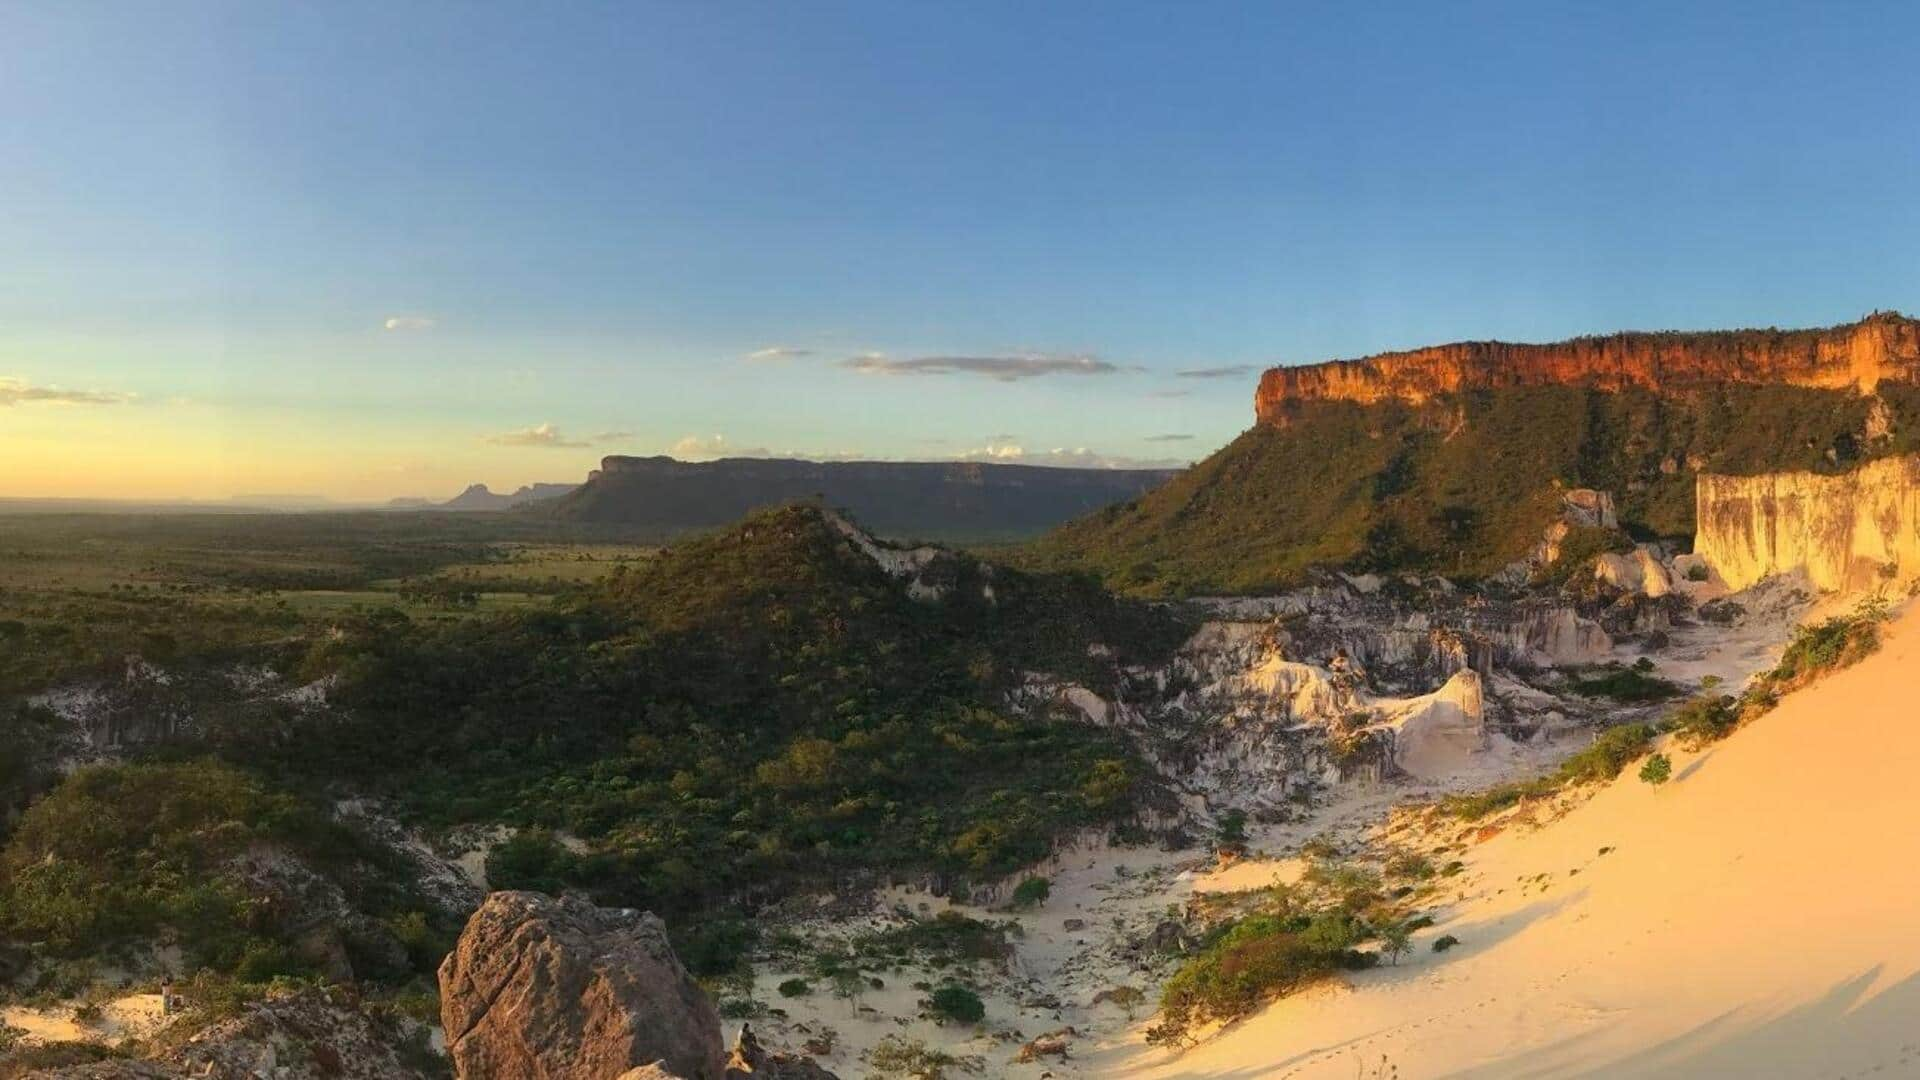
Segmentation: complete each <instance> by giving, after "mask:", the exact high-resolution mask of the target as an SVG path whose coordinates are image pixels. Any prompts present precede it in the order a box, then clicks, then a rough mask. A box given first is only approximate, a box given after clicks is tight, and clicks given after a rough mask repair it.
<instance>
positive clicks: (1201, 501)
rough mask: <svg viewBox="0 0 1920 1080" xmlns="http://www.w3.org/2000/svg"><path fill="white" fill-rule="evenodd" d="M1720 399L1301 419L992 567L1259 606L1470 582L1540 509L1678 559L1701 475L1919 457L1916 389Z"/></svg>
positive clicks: (1614, 397) (1486, 399)
mask: <svg viewBox="0 0 1920 1080" xmlns="http://www.w3.org/2000/svg"><path fill="white" fill-rule="evenodd" d="M1879 397H1880V400H1881V401H1882V402H1884V409H1885V412H1884V414H1883V418H1884V419H1889V420H1890V421H1891V424H1890V433H1889V434H1886V435H1883V436H1880V437H1877V438H1870V430H1871V429H1870V426H1869V422H1868V421H1869V415H1870V413H1871V412H1872V411H1873V409H1874V408H1875V405H1874V399H1873V398H1866V397H1861V396H1858V395H1855V394H1852V393H1850V392H1844V391H1825V390H1805V389H1796V388H1790V387H1760V386H1728V387H1719V388H1714V389H1711V390H1705V391H1700V392H1694V393H1689V394H1685V395H1667V396H1662V395H1655V394H1652V393H1648V392H1644V391H1632V392H1625V393H1608V392H1603V391H1597V390H1587V389H1582V388H1576V387H1530V388H1520V389H1507V390H1492V391H1478V392H1472V393H1465V394H1460V395H1455V396H1450V397H1446V398H1442V399H1437V400H1434V401H1430V402H1427V403H1425V404H1422V405H1417V406H1416V405H1409V404H1405V403H1401V402H1392V403H1384V404H1378V405H1370V406H1362V405H1357V404H1352V403H1346V402H1320V403H1309V404H1306V405H1303V406H1301V407H1300V413H1299V418H1298V419H1297V420H1296V421H1294V422H1293V423H1292V424H1290V425H1288V426H1286V427H1284V428H1282V427H1266V426H1261V427H1256V428H1253V429H1252V430H1250V431H1247V432H1246V433H1244V434H1242V435H1241V436H1240V437H1239V438H1237V439H1235V440H1234V441H1233V442H1232V443H1231V444H1229V445H1228V446H1227V447H1226V448H1224V449H1222V450H1221V451H1219V452H1218V453H1216V454H1214V455H1213V456H1212V457H1210V458H1208V459H1207V460H1206V461H1203V462H1201V463H1200V464H1198V465H1196V466H1194V467H1193V468H1192V469H1190V470H1188V471H1187V472H1186V473H1184V474H1182V475H1180V476H1178V477H1176V478H1174V479H1173V480H1172V481H1170V482H1169V483H1167V484H1166V485H1165V486H1163V487H1161V488H1159V489H1156V490H1154V491H1152V492H1149V493H1147V494H1146V495H1144V496H1142V497H1141V498H1139V499H1137V500H1134V501H1132V502H1128V503H1123V504H1119V505H1116V506H1112V507H1108V508H1107V509H1105V510H1101V511H1098V512H1095V513H1093V514H1090V515H1088V516H1086V517H1083V518H1081V519H1079V520H1077V521H1074V522H1072V523H1070V524H1068V525H1065V526H1063V527H1061V528H1059V529H1057V530H1055V531H1054V532H1052V533H1049V534H1048V535H1047V536H1045V537H1043V538H1041V539H1040V540H1038V541H1035V542H1033V543H1032V544H1029V545H1026V546H1024V547H1022V548H1019V549H1015V550H1013V551H1011V552H1009V553H1008V557H1009V558H1010V559H1012V560H1013V561H1015V562H1017V563H1019V564H1021V565H1024V566H1027V567H1031V568H1038V569H1064V568H1072V569H1077V570H1084V571H1088V572H1092V573H1095V574H1098V575H1099V576H1100V577H1101V578H1102V579H1103V580H1104V581H1105V582H1106V583H1107V584H1108V585H1109V586H1111V587H1113V588H1115V589H1118V590H1121V591H1125V592H1128V593H1133V594H1136V595H1143V596H1184V595H1194V594H1204V593H1257V592H1261V591H1267V590H1272V589H1277V588H1281V587H1284V586H1286V585H1288V584H1291V583H1294V582H1297V581H1298V580H1299V579H1300V577H1301V575H1302V574H1303V572H1305V571H1306V570H1307V569H1309V568H1311V567H1316V566H1328V567H1338V568H1344V569H1353V570H1417V571H1431V572H1439V573H1445V574H1448V575H1450V576H1455V577H1459V578H1468V579H1471V578H1476V577H1480V576H1484V575H1486V574H1490V573H1493V572H1495V571H1497V570H1499V569H1500V568H1501V567H1503V566H1505V565H1507V564H1508V563H1510V562H1512V561H1513V560H1515V559H1518V558H1520V557H1522V556H1523V555H1525V554H1526V552H1527V551H1528V550H1529V549H1530V548H1532V546H1533V545H1534V543H1535V542H1536V541H1537V540H1538V539H1539V537H1540V533H1541V530H1542V529H1543V528H1545V526H1546V525H1547V524H1549V523H1550V522H1551V521H1552V520H1553V517H1554V515H1555V514H1556V513H1557V512H1558V509H1557V508H1558V505H1559V495H1558V492H1559V490H1561V489H1564V488H1577V487H1590V488H1600V489H1603V490H1606V491H1610V492H1612V493H1613V494H1614V496H1615V498H1616V500H1618V503H1619V507H1620V514H1621V522H1622V526H1623V527H1624V528H1625V529H1627V530H1628V531H1629V532H1630V533H1633V534H1634V535H1636V536H1638V537H1640V538H1643V539H1645V538H1653V537H1666V538H1674V539H1682V540H1685V539H1690V538H1691V536H1692V533H1693V487H1694V477H1695V476H1696V475H1697V474H1698V472H1701V471H1707V472H1723V473H1736V474H1745V473H1758V472H1771V471H1779V470H1794V469H1811V470H1818V471H1838V470H1841V469H1845V468H1848V467H1851V466H1852V465H1854V464H1857V463H1858V462H1859V461H1860V460H1862V459H1864V458H1867V457H1871V456H1878V455H1882V454H1888V453H1902V452H1912V451H1914V450H1915V448H1916V447H1920V389H1916V388H1915V387H1912V386H1904V385H1902V386H1884V387H1882V388H1881V392H1880V395H1879Z"/></svg>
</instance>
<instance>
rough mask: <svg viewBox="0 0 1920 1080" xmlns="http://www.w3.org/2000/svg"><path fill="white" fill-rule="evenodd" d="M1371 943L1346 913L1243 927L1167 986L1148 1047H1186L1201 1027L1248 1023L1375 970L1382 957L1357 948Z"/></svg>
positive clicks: (1266, 918) (1249, 922)
mask: <svg viewBox="0 0 1920 1080" xmlns="http://www.w3.org/2000/svg"><path fill="white" fill-rule="evenodd" d="M1365 936H1367V931H1366V930H1365V928H1364V927H1363V925H1362V924H1361V923H1359V922H1358V921H1357V920H1355V919H1354V918H1353V917H1352V916H1351V915H1348V914H1345V913H1323V914H1319V915H1313V916H1304V917H1285V916H1280V915H1253V916H1249V917H1247V918H1244V919H1241V920H1240V921H1239V922H1236V923H1234V924H1233V925H1232V926H1231V927H1230V928H1228V929H1227V930H1226V931H1225V932H1224V933H1221V934H1219V935H1218V936H1217V937H1215V938H1214V939H1213V940H1212V941H1211V942H1210V943H1208V944H1207V945H1206V946H1205V947H1204V948H1203V949H1202V950H1201V951H1200V952H1199V953H1198V954H1196V955H1195V956H1193V957H1191V958H1189V959H1188V960H1187V961H1186V963H1184V964H1182V965H1181V966H1180V970H1178V971H1176V972H1175V973H1174V975H1173V977H1172V978H1171V979H1169V980H1167V984H1166V986H1165V987H1164V988H1163V989H1162V990H1161V992H1160V1020H1159V1022H1158V1023H1156V1024H1155V1025H1154V1026H1153V1027H1152V1028H1149V1029H1148V1031H1147V1041H1148V1042H1151V1043H1154V1044H1156V1045H1168V1046H1178V1045H1182V1044H1184V1043H1186V1042H1187V1041H1188V1040H1189V1039H1190V1038H1191V1035H1192V1032H1193V1030H1194V1029H1195V1028H1197V1027H1202V1026H1204V1025H1206V1024H1209V1023H1213V1022H1216V1021H1220V1022H1224V1021H1228V1020H1233V1019H1235V1018H1237V1017H1241V1016H1245V1015H1247V1014H1248V1013H1251V1012H1252V1011H1253V1010H1255V1009H1256V1008H1258V1007H1259V1006H1260V1005H1261V1004H1263V1003H1265V1002H1266V1001H1268V1000H1271V999H1273V998H1276V997H1284V996H1286V995H1287V994H1290V993H1293V992H1295V991H1297V990H1299V989H1301V988H1302V987H1305V986H1307V985H1309V984H1311V983H1313V982H1316V981H1318V980H1320V979H1323V978H1326V977H1327V976H1329V975H1332V974H1333V973H1334V972H1336V971H1340V970H1342V969H1348V968H1356V967H1365V966H1369V965H1370V964H1371V963H1372V962H1374V961H1376V960H1377V957H1375V956H1374V955H1373V954H1371V953H1365V954H1362V953H1356V952H1355V951H1354V948H1353V946H1354V945H1356V944H1357V943H1359V942H1360V941H1361V940H1362V939H1363V938H1364V937H1365Z"/></svg>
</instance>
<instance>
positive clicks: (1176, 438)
mask: <svg viewBox="0 0 1920 1080" xmlns="http://www.w3.org/2000/svg"><path fill="white" fill-rule="evenodd" d="M1192 438H1193V436H1191V435H1149V436H1147V441H1148V442H1187V441H1188V440H1190V439H1192Z"/></svg>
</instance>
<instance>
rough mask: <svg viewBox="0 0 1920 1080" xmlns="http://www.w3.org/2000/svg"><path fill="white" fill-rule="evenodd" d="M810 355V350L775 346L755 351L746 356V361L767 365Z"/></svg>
mask: <svg viewBox="0 0 1920 1080" xmlns="http://www.w3.org/2000/svg"><path fill="white" fill-rule="evenodd" d="M812 355H813V350H812V349H797V348H794V347H793V346H791V345H775V346H772V347H771V348H766V349H755V350H754V351H752V352H750V353H748V354H747V359H749V360H752V361H754V362H755V363H760V364H768V363H776V362H779V361H782V360H798V359H800V358H801V357H805V356H812Z"/></svg>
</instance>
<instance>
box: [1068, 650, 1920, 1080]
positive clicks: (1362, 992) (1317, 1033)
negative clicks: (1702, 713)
mask: <svg viewBox="0 0 1920 1080" xmlns="http://www.w3.org/2000/svg"><path fill="white" fill-rule="evenodd" d="M1674 765H1675V779H1674V781H1673V782H1672V783H1670V784H1668V785H1667V786H1666V787H1665V788H1664V789H1659V790H1656V789H1654V788H1651V787H1649V786H1647V785H1646V784H1643V783H1641V782H1639V781H1638V780H1637V779H1635V777H1634V775H1633V771H1632V770H1629V772H1628V773H1627V774H1626V775H1624V776H1623V777H1622V778H1621V780H1619V781H1617V782H1616V783H1614V784H1613V785H1612V786H1611V787H1609V788H1607V789H1606V790H1604V791H1602V792H1601V793H1600V794H1598V795H1597V796H1596V797H1594V798H1593V799H1592V800H1591V801H1590V802H1587V803H1585V804H1584V805H1582V806H1580V807H1578V808H1577V809H1575V810H1573V811H1572V812H1571V813H1570V814H1568V815H1567V816H1566V817H1564V818H1562V819H1560V820H1558V821H1555V822H1553V823H1551V824H1548V825H1546V826H1544V827H1541V828H1538V829H1525V828H1515V829H1511V830H1508V831H1507V832H1505V833H1503V834H1501V835H1499V836H1496V837H1494V838H1492V839H1491V840H1489V841H1487V842H1486V843H1485V844H1483V845H1480V846H1478V847H1476V848H1474V849H1473V853H1472V854H1471V855H1470V856H1469V857H1468V862H1469V875H1468V876H1467V878H1466V879H1465V881H1466V886H1465V888H1464V890H1463V892H1464V898H1463V899H1462V900H1461V901H1460V902H1459V903H1457V904H1455V905H1454V906H1453V908H1452V909H1451V910H1450V911H1449V912H1447V913H1446V914H1445V915H1444V916H1443V917H1444V921H1443V923H1442V924H1441V925H1440V926H1438V927H1435V928H1434V929H1432V930H1429V931H1426V932H1424V933H1422V934H1421V935H1420V938H1419V941H1418V942H1417V950H1418V951H1417V953H1416V956H1415V957H1414V958H1413V959H1411V960H1409V961H1406V962H1404V963H1403V964H1402V965H1401V966H1400V967H1398V968H1388V969H1382V970H1379V971H1375V972H1369V973H1367V974H1365V975H1363V976H1360V977H1358V978H1357V979H1356V980H1355V981H1354V983H1353V985H1352V987H1351V988H1347V987H1328V988H1325V989H1323V990H1320V991H1317V992H1315V993H1312V994H1310V995H1305V996H1302V997H1300V998H1296V999H1292V1000H1288V1001H1285V1002H1281V1003H1279V1004H1277V1005H1274V1006H1272V1007H1270V1008H1268V1009H1267V1010H1265V1011H1264V1012H1262V1013H1260V1014H1259V1015H1257V1016H1255V1017H1252V1018H1251V1019H1249V1020H1247V1021H1245V1022H1243V1023H1242V1024H1240V1025H1237V1026H1236V1027H1234V1028H1232V1029H1230V1030H1227V1031H1225V1032H1223V1033H1221V1034H1220V1035H1219V1036H1217V1037H1216V1038H1214V1039H1213V1040H1211V1041H1209V1042H1207V1043H1205V1044H1203V1045H1201V1046H1200V1047H1198V1048H1197V1049H1194V1050H1192V1051H1189V1052H1188V1053H1186V1054H1185V1055H1183V1056H1180V1057H1177V1058H1174V1057H1169V1056H1168V1055H1167V1054H1166V1053H1165V1052H1163V1051H1161V1050H1158V1049H1154V1048H1149V1047H1146V1046H1144V1045H1142V1044H1140V1043H1139V1042H1138V1041H1137V1040H1138V1036H1137V1034H1136V1035H1135V1036H1134V1037H1133V1041H1130V1042H1127V1043H1125V1044H1122V1045H1119V1046H1113V1047H1109V1048H1108V1049H1107V1050H1105V1051H1104V1052H1103V1053H1102V1055H1101V1057H1100V1058H1099V1059H1098V1063H1097V1068H1098V1071H1099V1072H1101V1073H1102V1074H1107V1075H1123V1076H1156V1077H1158V1076H1181V1077H1212V1078H1222V1080H1224V1078H1236V1080H1239V1078H1245V1080H1251V1078H1254V1077H1288V1076H1297V1077H1341V1078H1348V1077H1356V1076H1362V1075H1364V1076H1369V1077H1370V1076H1375V1075H1395V1076H1398V1077H1402V1078H1408V1080H1412V1078H1428V1077H1442V1076H1470V1077H1546V1076H1583V1075H1607V1076H1685V1077H1721V1076H1724V1077H1743V1078H1747V1077H1816V1076H1818V1077H1863V1076H1869V1075H1875V1076H1920V977H1917V973H1920V615H1915V614H1909V615H1907V616H1906V617H1904V618H1902V619H1901V620H1900V621H1899V623H1898V624H1896V625H1895V627H1894V628H1893V629H1892V631H1891V635H1890V640H1889V642H1888V644H1887V646H1886V647H1885V648H1884V649H1883V650H1882V651H1881V652H1880V653H1879V654H1877V655H1876V656H1874V657H1872V658H1871V659H1869V660H1867V661H1866V662H1864V663H1862V664H1861V665H1859V666H1857V667H1855V668H1853V669H1851V670H1848V671H1844V672H1841V673H1839V674H1837V675H1834V676H1832V677H1830V678H1829V679H1827V680H1825V681H1823V682H1821V683H1819V684H1816V685H1815V686H1813V687H1811V688H1809V689H1807V690H1804V691H1802V692H1800V693H1798V694H1795V695H1792V696H1791V697H1789V698H1788V699H1787V700H1786V701H1785V702H1784V703H1783V704H1782V705H1781V707H1780V708H1779V709H1777V710H1776V711H1775V712H1773V713H1772V714H1770V715H1768V716H1766V717H1764V718H1762V719H1761V720H1759V721H1758V722H1757V723H1755V724H1754V725H1752V726H1750V727H1749V728H1747V729H1745V730H1743V731H1741V732H1739V733H1737V734H1736V735H1734V736H1733V737H1732V738H1731V739H1729V740H1727V741H1725V742H1723V743H1721V744H1719V745H1718V746H1716V747H1712V748H1710V749H1708V750H1707V751H1705V752H1703V753H1700V754H1695V755H1689V754H1681V753H1675V755H1674ZM1602 849H1610V850H1608V851H1607V853H1606V854H1601V852H1602ZM1541 875H1544V876H1541ZM1447 933H1450V934H1454V935H1457V936H1458V937H1459V938H1460V939H1461V941H1462V942H1463V944H1462V945H1461V946H1460V947H1459V948H1457V949H1455V950H1453V951H1452V952H1449V953H1446V954H1444V955H1438V956H1436V955H1434V954H1433V953H1432V952H1430V951H1429V949H1428V944H1429V943H1430V942H1431V941H1432V940H1433V939H1434V938H1435V937H1437V936H1438V935H1440V934H1447ZM1089 1064H1092V1063H1089ZM1383 1064H1384V1065H1385V1066H1387V1067H1390V1068H1392V1069H1395V1070H1397V1072H1392V1073H1386V1072H1383V1071H1382V1066H1383Z"/></svg>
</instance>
